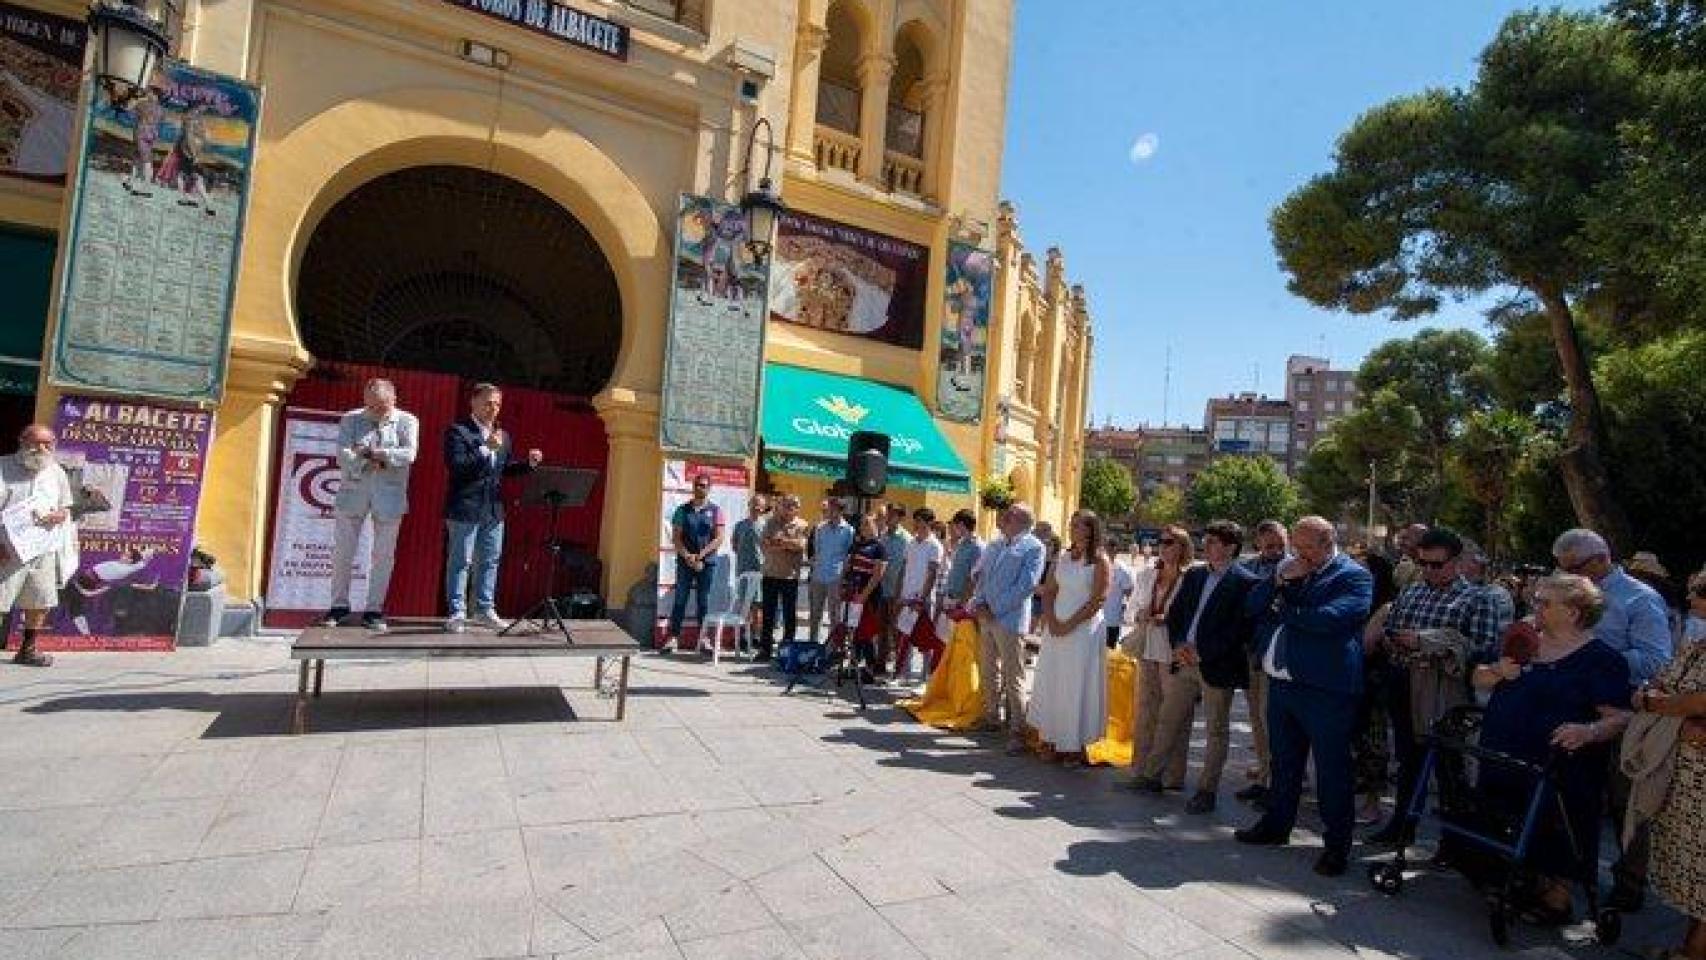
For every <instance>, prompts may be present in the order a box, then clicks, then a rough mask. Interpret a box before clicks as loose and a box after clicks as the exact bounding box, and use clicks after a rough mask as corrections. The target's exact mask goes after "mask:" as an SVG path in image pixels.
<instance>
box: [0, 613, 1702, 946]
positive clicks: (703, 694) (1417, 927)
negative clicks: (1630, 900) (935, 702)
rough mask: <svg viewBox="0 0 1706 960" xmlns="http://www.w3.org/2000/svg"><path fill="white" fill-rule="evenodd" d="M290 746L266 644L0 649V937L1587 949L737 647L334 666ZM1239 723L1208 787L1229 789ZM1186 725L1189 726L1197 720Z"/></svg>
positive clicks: (1667, 918) (1437, 880) (1435, 888)
mask: <svg viewBox="0 0 1706 960" xmlns="http://www.w3.org/2000/svg"><path fill="white" fill-rule="evenodd" d="M326 684H327V693H326V696H325V698H324V699H323V700H321V701H319V702H318V703H317V704H316V705H315V710H314V714H313V730H312V732H310V733H309V734H307V735H304V736H290V735H289V734H288V733H287V732H286V731H287V730H288V722H289V717H290V709H291V702H292V698H293V696H294V689H295V670H294V667H293V664H291V663H290V661H288V660H287V658H286V646H285V644H284V643H283V642H281V641H278V640H267V639H262V640H251V641H229V640H228V641H223V642H221V643H220V644H218V645H216V646H215V647H212V648H208V649H188V650H183V651H180V652H177V653H174V654H80V655H66V656H62V657H61V658H60V659H59V663H58V664H56V665H55V666H54V667H53V668H52V669H50V670H45V671H38V670H25V669H21V668H16V667H12V666H10V665H9V664H5V665H3V666H0V730H3V731H4V736H0V960H5V958H106V957H113V958H124V960H144V958H152V957H160V958H172V960H199V958H204V957H205V958H209V960H233V958H249V957H254V958H277V960H286V958H303V960H307V958H335V960H360V958H417V957H418V958H430V960H440V958H443V960H457V958H503V960H508V958H520V957H563V958H574V960H604V958H611V960H614V958H672V960H710V958H740V960H747V958H751V960H763V958H812V960H829V958H838V960H839V958H845V960H858V958H871V960H879V958H881V960H888V958H895V960H900V958H913V960H916V958H932V960H935V958H942V960H946V958H961V957H964V958H976V960H993V958H1032V957H1036V958H1047V957H1070V958H1099V957H1117V958H1130V960H1142V958H1157V960H1159V958H1165V960H1235V958H1237V960H1244V958H1248V957H1252V956H1254V957H1273V958H1308V960H1316V958H1320V960H1332V958H1346V960H1348V958H1352V957H1353V956H1355V955H1360V956H1362V957H1369V958H1376V957H1417V958H1433V957H1440V958H1447V957H1449V958H1478V957H1495V956H1508V955H1515V956H1522V957H1533V958H1562V957H1567V956H1568V957H1579V958H1610V957H1621V956H1629V955H1636V951H1638V950H1639V949H1641V948H1645V947H1652V946H1657V945H1661V944H1666V943H1671V942H1674V941H1675V938H1676V937H1677V936H1678V935H1679V932H1680V923H1681V921H1680V919H1679V918H1678V917H1677V916H1676V915H1675V914H1674V913H1670V912H1668V911H1666V910H1664V909H1662V908H1649V909H1648V910H1647V911H1645V912H1643V913H1642V914H1640V915H1638V916H1636V917H1632V918H1630V921H1629V924H1628V933H1627V934H1626V936H1625V939H1624V945H1623V946H1621V947H1619V948H1617V949H1615V950H1612V949H1606V948H1601V947H1596V946H1591V945H1586V944H1584V943H1582V942H1580V941H1581V938H1582V936H1583V933H1582V931H1579V930H1573V931H1564V932H1563V934H1560V933H1558V932H1548V931H1534V930H1529V929H1523V930H1521V931H1519V932H1518V934H1517V941H1516V944H1515V948H1514V949H1513V950H1510V951H1499V950H1497V949H1495V948H1494V947H1493V946H1492V945H1491V943H1490V942H1489V940H1488V938H1487V934H1486V922H1485V913H1484V910H1483V908H1482V907H1481V905H1480V902H1479V901H1478V899H1477V898H1476V896H1475V895H1474V894H1473V892H1472V891H1470V890H1469V889H1468V888H1467V886H1466V884H1464V883H1463V882H1462V881H1461V880H1459V879H1457V878H1454V877H1449V876H1437V875H1427V874H1423V875H1421V876H1419V877H1417V878H1416V879H1415V880H1413V881H1412V882H1411V883H1410V885H1409V886H1408V887H1407V888H1406V890H1405V891H1404V893H1403V895H1402V896H1400V897H1397V898H1395V899H1388V898H1385V897H1382V896H1380V895H1378V894H1375V893H1373V892H1372V891H1371V890H1370V889H1369V887H1368V884H1367V882H1366V880H1365V879H1364V878H1363V876H1362V874H1361V872H1360V871H1357V870H1353V871H1352V873H1351V874H1350V875H1349V876H1347V877H1346V878H1344V879H1342V880H1336V881H1329V880H1323V879H1321V878H1319V877H1316V876H1315V875H1314V874H1313V873H1311V872H1310V869H1309V867H1310V864H1311V862H1312V861H1313V850H1311V849H1308V848H1309V847H1311V846H1313V845H1314V841H1313V837H1312V836H1304V837H1302V838H1301V841H1300V846H1301V847H1303V849H1296V848H1294V849H1289V850H1265V849H1264V850H1248V849H1244V848H1241V847H1239V846H1238V845H1237V844H1235V843H1233V842H1232V839H1231V835H1230V834H1231V830H1232V828H1233V827H1234V826H1237V825H1241V824H1242V823H1243V822H1245V820H1246V819H1247V818H1248V816H1249V814H1248V811H1246V810H1244V809H1242V808H1241V806H1240V805H1239V804H1237V803H1236V802H1234V801H1233V800H1232V799H1231V798H1230V796H1223V797H1222V798H1221V808H1220V812H1219V813H1218V814H1217V815H1215V816H1211V817H1202V818H1198V817H1187V816H1185V815H1184V814H1183V813H1182V809H1181V808H1182V806H1183V803H1182V798H1180V797H1176V796H1168V797H1164V798H1150V797H1139V796H1136V795H1132V794H1129V793H1125V792H1123V791H1116V790H1114V789H1112V788H1111V787H1112V784H1113V782H1114V778H1115V773H1114V772H1112V771H1107V770H1080V771H1071V770H1064V769H1060V768H1055V767H1048V766H1044V765H1043V764H1041V763H1040V762H1038V761H1036V760H1034V759H1030V758H1024V757H1009V756H1007V755H1006V754H1005V752H1004V751H1003V750H1002V744H1001V743H999V742H997V741H995V740H992V739H989V738H985V739H981V740H980V739H976V738H970V737H965V736H958V735H950V734H944V733H941V732H938V731H934V730H930V729H927V728H923V727H920V726H918V725H916V724H914V723H912V722H910V720H909V718H906V717H905V716H904V715H902V714H900V713H899V712H898V711H896V710H895V709H893V708H892V707H891V706H888V705H887V702H886V699H885V700H884V701H883V702H878V703H874V704H873V706H872V708H871V709H870V710H869V711H867V712H866V713H864V714H862V715H861V714H859V713H858V712H857V711H855V710H854V709H852V707H851V705H850V704H849V703H848V702H847V701H846V700H845V699H827V698H825V697H822V696H819V695H817V694H815V693H802V694H796V695H793V696H789V697H783V696H781V695H780V689H781V688H780V685H779V684H778V683H777V682H776V680H775V679H774V678H773V677H772V676H770V675H769V674H767V673H765V672H764V671H761V670H759V669H757V668H755V667H753V666H752V665H750V664H746V663H742V662H730V661H724V662H723V663H722V664H721V665H719V666H716V667H713V666H711V665H710V664H708V663H704V662H701V660H700V659H698V658H696V657H688V656H682V657H670V658H664V657H657V656H652V655H647V656H643V657H641V658H638V659H637V660H636V661H635V669H634V675H633V688H632V691H631V693H630V698H629V701H628V707H629V710H628V718H627V720H626V721H624V722H620V723H618V722H614V721H613V720H612V719H611V718H612V717H613V715H614V710H613V703H612V702H611V701H610V700H608V699H603V698H601V697H599V696H598V695H597V694H596V692H595V691H593V690H592V689H591V667H590V664H589V663H588V662H586V661H552V660H527V659H514V660H488V661H462V662H444V663H432V664H428V663H424V662H419V661H416V662H402V663H333V664H330V665H329V666H328V669H327V676H326ZM1247 737H1248V728H1247V727H1246V726H1242V725H1241V726H1240V727H1239V730H1238V733H1237V735H1236V737H1235V739H1236V740H1237V741H1238V753H1236V754H1235V756H1234V758H1233V766H1232V772H1231V773H1229V776H1228V777H1227V780H1228V785H1227V787H1226V788H1225V789H1226V792H1227V793H1230V792H1231V790H1232V789H1234V788H1236V786H1239V785H1241V783H1242V780H1241V777H1240V776H1239V775H1238V774H1237V771H1238V770H1241V769H1242V767H1243V764H1244V762H1245V756H1244V753H1243V748H1244V745H1245V742H1246V741H1247ZM1198 746H1199V747H1200V743H1199V744H1198Z"/></svg>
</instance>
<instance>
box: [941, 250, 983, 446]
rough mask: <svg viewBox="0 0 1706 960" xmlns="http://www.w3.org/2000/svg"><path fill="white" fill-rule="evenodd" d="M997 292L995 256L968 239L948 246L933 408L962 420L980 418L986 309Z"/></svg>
mask: <svg viewBox="0 0 1706 960" xmlns="http://www.w3.org/2000/svg"><path fill="white" fill-rule="evenodd" d="M994 293H995V255H994V254H992V253H990V252H989V251H987V250H979V249H978V248H977V247H974V246H972V245H971V244H966V243H950V244H948V277H947V285H946V287H945V288H944V292H943V296H944V298H945V299H946V301H947V303H946V307H947V309H946V310H945V311H944V312H943V314H942V353H941V357H940V359H939V360H938V367H937V371H936V408H937V409H938V410H939V411H941V414H942V416H944V417H946V418H947V419H949V420H956V421H958V422H960V423H976V422H978V420H979V419H981V418H982V416H983V391H984V383H985V379H984V371H985V369H986V367H987V363H988V357H989V311H990V303H991V298H992V297H993V296H994Z"/></svg>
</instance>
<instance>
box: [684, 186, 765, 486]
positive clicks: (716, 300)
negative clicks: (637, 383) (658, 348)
mask: <svg viewBox="0 0 1706 960" xmlns="http://www.w3.org/2000/svg"><path fill="white" fill-rule="evenodd" d="M746 244H747V233H746V216H745V215H744V214H742V213H741V211H740V208H739V207H735V206H731V205H730V204H726V203H719V202H717V201H715V200H712V199H710V198H708V197H695V196H690V195H687V194H683V195H682V197H681V203H680V206H679V208H678V210H677V212H676V226H675V278H674V286H673V287H672V291H671V300H670V312H669V339H668V341H667V343H666V346H665V351H664V371H663V413H662V415H661V416H660V417H659V418H658V431H659V440H660V442H661V443H662V444H663V447H664V449H665V450H674V451H679V452H682V453H694V454H701V455H704V456H715V457H731V458H742V459H744V458H746V457H750V456H752V454H753V451H754V450H755V449H757V446H758V393H759V387H760V376H761V372H762V370H763V368H764V327H765V323H764V320H765V314H764V298H765V295H766V294H767V293H768V292H769V291H768V287H769V279H768V274H767V273H766V272H765V268H764V266H763V265H762V264H759V263H755V262H754V261H753V259H752V255H751V254H750V253H749V252H748V250H747V245H746Z"/></svg>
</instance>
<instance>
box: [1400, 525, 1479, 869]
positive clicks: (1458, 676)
mask: <svg viewBox="0 0 1706 960" xmlns="http://www.w3.org/2000/svg"><path fill="white" fill-rule="evenodd" d="M1414 549H1415V561H1416V567H1417V569H1418V570H1419V572H1420V577H1419V578H1418V579H1417V580H1416V581H1415V582H1414V583H1412V584H1410V585H1409V586H1407V587H1405V588H1404V590H1403V591H1402V592H1401V593H1399V594H1398V599H1396V600H1394V601H1392V608H1391V610H1390V611H1388V612H1387V615H1386V629H1385V632H1384V634H1383V635H1382V639H1381V646H1382V647H1383V648H1384V650H1385V651H1386V653H1387V655H1388V656H1389V657H1390V659H1391V665H1390V666H1389V667H1388V668H1387V670H1388V690H1387V704H1388V709H1389V710H1390V711H1391V720H1392V744H1393V749H1394V752H1396V753H1397V755H1398V793H1397V797H1396V800H1397V812H1396V813H1395V814H1394V816H1393V817H1392V819H1391V820H1390V821H1388V823H1387V825H1386V826H1385V827H1383V828H1382V829H1381V830H1379V831H1378V832H1377V833H1375V834H1374V835H1373V836H1371V837H1370V838H1369V842H1370V843H1394V842H1396V841H1397V840H1398V833H1399V828H1400V826H1401V825H1402V823H1403V816H1402V812H1403V810H1404V807H1405V805H1406V804H1407V803H1409V801H1410V797H1411V795H1412V794H1413V793H1414V792H1415V789H1416V781H1417V779H1418V778H1419V777H1420V776H1421V762H1422V755H1423V750H1422V746H1421V742H1420V740H1419V739H1418V738H1419V737H1420V736H1421V735H1422V734H1424V733H1426V732H1427V731H1428V729H1429V728H1430V727H1432V726H1433V723H1434V721H1436V720H1438V719H1439V718H1440V716H1442V715H1443V714H1444V713H1445V712H1446V711H1447V710H1449V709H1451V708H1452V707H1454V706H1457V705H1458V704H1462V703H1467V702H1469V681H1468V677H1469V672H1470V671H1471V670H1472V669H1474V665H1475V664H1477V663H1481V662H1486V661H1488V660H1490V659H1491V657H1492V655H1493V654H1494V653H1495V652H1496V651H1497V650H1498V644H1499V639H1500V638H1501V637H1502V636H1503V635H1504V632H1505V628H1506V627H1509V626H1510V614H1509V613H1507V612H1505V611H1502V610H1500V609H1499V607H1498V606H1497V605H1496V604H1491V603H1488V602H1486V597H1485V596H1484V595H1483V593H1482V591H1480V590H1478V589H1477V588H1476V587H1475V585H1474V584H1472V583H1470V582H1469V580H1468V579H1466V578H1465V577H1464V576H1463V574H1462V573H1461V572H1460V571H1459V569H1458V564H1459V561H1460V559H1461V557H1462V555H1463V539H1462V538H1461V537H1459V536H1458V535H1457V534H1455V533H1453V532H1451V531H1450V530H1447V529H1445V528H1444V527H1431V528H1429V529H1428V530H1427V531H1426V532H1425V533H1423V534H1421V536H1420V538H1419V539H1417V541H1416V543H1415V547H1414Z"/></svg>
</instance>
